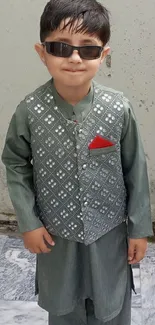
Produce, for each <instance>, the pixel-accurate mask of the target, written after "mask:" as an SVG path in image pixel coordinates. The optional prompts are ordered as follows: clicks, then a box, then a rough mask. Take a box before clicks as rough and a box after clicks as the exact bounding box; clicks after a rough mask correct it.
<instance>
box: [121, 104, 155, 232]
mask: <svg viewBox="0 0 155 325" xmlns="http://www.w3.org/2000/svg"><path fill="white" fill-rule="evenodd" d="M124 107H125V119H124V128H123V133H122V140H121V154H122V166H123V173H124V180H125V185H126V189H127V213H128V233H129V237H130V238H143V237H147V236H152V235H153V231H152V220H151V208H150V194H149V182H148V174H147V166H146V158H145V153H144V149H143V145H142V141H141V138H140V134H139V129H138V126H137V122H136V118H135V115H134V112H133V109H132V106H131V104H130V103H129V101H128V100H127V99H126V98H124Z"/></svg>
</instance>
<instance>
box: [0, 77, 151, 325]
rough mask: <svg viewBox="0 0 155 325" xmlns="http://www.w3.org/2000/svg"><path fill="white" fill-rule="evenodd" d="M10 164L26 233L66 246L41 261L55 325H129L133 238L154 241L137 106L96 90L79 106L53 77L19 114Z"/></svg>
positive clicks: (6, 154) (42, 296) (40, 287)
mask: <svg viewBox="0 0 155 325" xmlns="http://www.w3.org/2000/svg"><path fill="white" fill-rule="evenodd" d="M2 160H3V162H4V164H5V165H6V170H7V180H8V188H9V193H10V197H11V200H12V203H13V205H14V208H15V211H16V214H17V218H18V224H19V229H20V231H21V232H26V231H31V230H34V229H36V228H39V227H41V226H43V225H44V226H45V227H46V229H47V230H48V232H49V233H50V234H51V235H52V237H53V239H54V240H55V243H56V245H55V247H54V248H52V251H51V252H50V253H49V254H40V255H38V256H37V270H36V293H38V294H39V305H40V306H41V307H42V308H44V309H45V310H47V311H48V312H49V324H54V325H57V324H61V325H70V324H77V325H78V324H89V325H90V324H91V325H101V324H107V325H118V324H119V325H124V324H126V325H129V324H130V310H131V287H132V288H133V289H134V285H133V277H132V270H131V267H130V266H129V265H128V261H127V238H128V236H129V237H130V238H143V237H147V236H150V235H152V222H151V214H150V201H149V187H148V176H147V169H146V160H145V154H144V151H143V146H142V143H141V139H140V136H139V131H138V128H137V124H136V120H135V116H134V113H133V110H132V107H131V104H130V103H129V101H128V100H127V99H126V98H125V97H124V96H123V94H122V93H120V92H117V91H115V90H113V89H109V88H106V87H104V86H101V85H99V84H97V83H96V82H93V83H92V86H91V89H90V92H89V94H88V95H87V96H86V97H85V98H84V99H83V100H82V101H80V102H79V103H78V104H77V105H75V106H72V105H70V104H68V103H67V102H65V101H64V100H63V99H62V98H61V97H60V96H59V94H58V93H57V91H56V89H55V87H54V82H53V79H52V80H50V81H49V82H47V83H46V84H45V85H43V86H41V87H39V88H38V89H37V90H35V91H34V92H33V93H32V94H30V95H29V96H27V97H26V98H25V100H24V101H22V102H21V103H20V105H19V106H18V107H17V110H16V112H15V114H14V116H13V118H12V121H11V123H10V126H9V130H8V133H7V138H6V143H5V148H4V151H3V155H2ZM77 315H78V316H77Z"/></svg>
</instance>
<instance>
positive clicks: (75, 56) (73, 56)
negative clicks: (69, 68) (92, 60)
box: [69, 50, 82, 62]
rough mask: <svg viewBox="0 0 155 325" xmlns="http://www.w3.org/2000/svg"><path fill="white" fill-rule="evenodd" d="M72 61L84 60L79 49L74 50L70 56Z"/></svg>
mask: <svg viewBox="0 0 155 325" xmlns="http://www.w3.org/2000/svg"><path fill="white" fill-rule="evenodd" d="M69 61H70V62H73V61H74V62H82V59H81V57H80V55H79V53H78V51H77V50H74V51H73V53H72V55H71V56H70V57H69Z"/></svg>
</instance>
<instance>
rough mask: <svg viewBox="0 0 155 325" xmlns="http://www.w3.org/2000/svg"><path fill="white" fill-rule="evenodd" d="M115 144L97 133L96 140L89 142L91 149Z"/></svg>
mask: <svg viewBox="0 0 155 325" xmlns="http://www.w3.org/2000/svg"><path fill="white" fill-rule="evenodd" d="M114 145H115V144H114V143H113V142H112V141H110V140H107V139H105V138H102V137H101V136H100V135H97V136H96V137H95V138H94V140H93V141H92V142H91V143H90V144H89V146H88V148H89V149H100V148H106V147H112V146H114Z"/></svg>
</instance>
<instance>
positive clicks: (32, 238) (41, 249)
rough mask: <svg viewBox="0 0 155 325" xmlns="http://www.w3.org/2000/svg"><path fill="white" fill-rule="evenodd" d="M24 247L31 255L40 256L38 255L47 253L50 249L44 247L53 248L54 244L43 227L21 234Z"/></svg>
mask: <svg viewBox="0 0 155 325" xmlns="http://www.w3.org/2000/svg"><path fill="white" fill-rule="evenodd" d="M23 240H24V246H25V248H26V249H28V250H29V251H30V252H31V253H34V254H40V253H49V252H50V251H51V248H48V247H47V245H46V242H47V244H49V245H50V246H54V245H55V243H54V241H53V239H52V237H51V236H50V234H49V233H48V232H47V230H46V229H45V228H44V227H41V228H38V229H35V230H32V231H27V232H24V233H23Z"/></svg>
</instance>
